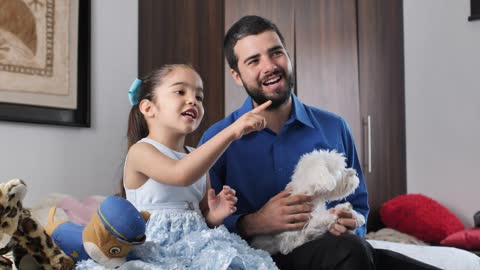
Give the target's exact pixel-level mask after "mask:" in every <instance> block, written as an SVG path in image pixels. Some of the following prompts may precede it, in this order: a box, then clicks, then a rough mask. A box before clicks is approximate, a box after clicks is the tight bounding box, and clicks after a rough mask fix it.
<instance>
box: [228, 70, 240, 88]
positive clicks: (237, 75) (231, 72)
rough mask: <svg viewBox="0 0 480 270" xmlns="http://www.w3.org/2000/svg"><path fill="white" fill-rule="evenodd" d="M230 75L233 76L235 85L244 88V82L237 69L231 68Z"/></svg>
mask: <svg viewBox="0 0 480 270" xmlns="http://www.w3.org/2000/svg"><path fill="white" fill-rule="evenodd" d="M230 74H232V77H233V80H234V81H235V83H236V84H237V85H238V86H242V87H243V82H242V78H241V77H240V73H238V72H237V71H236V70H235V69H233V68H231V69H230Z"/></svg>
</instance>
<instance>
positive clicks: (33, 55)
mask: <svg viewBox="0 0 480 270" xmlns="http://www.w3.org/2000/svg"><path fill="white" fill-rule="evenodd" d="M0 120H4V121H15V122H29V123H40V124H52V125H66V126H78V127H89V126H90V0H68V1H65V0H4V1H0Z"/></svg>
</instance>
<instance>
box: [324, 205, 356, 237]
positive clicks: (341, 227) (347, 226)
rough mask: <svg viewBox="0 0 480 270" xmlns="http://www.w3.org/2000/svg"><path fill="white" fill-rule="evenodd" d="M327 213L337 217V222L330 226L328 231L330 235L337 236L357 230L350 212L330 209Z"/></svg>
mask: <svg viewBox="0 0 480 270" xmlns="http://www.w3.org/2000/svg"><path fill="white" fill-rule="evenodd" d="M329 212H330V213H332V214H337V216H338V219H337V222H336V223H334V224H332V226H330V228H329V230H328V231H329V232H330V233H331V234H333V235H336V236H339V235H341V234H344V233H347V232H352V231H353V230H355V229H356V228H357V226H358V224H357V220H356V219H355V218H354V217H353V213H352V211H348V210H338V209H335V208H332V209H330V210H329Z"/></svg>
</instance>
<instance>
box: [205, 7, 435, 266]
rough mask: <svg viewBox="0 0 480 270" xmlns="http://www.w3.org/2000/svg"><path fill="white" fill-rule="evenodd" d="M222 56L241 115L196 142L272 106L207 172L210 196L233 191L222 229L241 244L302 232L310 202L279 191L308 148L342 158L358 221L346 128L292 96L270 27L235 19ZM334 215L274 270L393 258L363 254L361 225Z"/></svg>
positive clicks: (276, 34) (287, 68)
mask: <svg viewBox="0 0 480 270" xmlns="http://www.w3.org/2000/svg"><path fill="white" fill-rule="evenodd" d="M224 51H225V56H226V58H227V61H228V64H229V66H230V68H231V70H230V71H231V75H232V76H233V79H234V80H235V82H236V83H237V84H238V85H240V86H243V87H244V88H245V90H246V91H247V93H248V95H249V97H248V98H247V99H246V101H245V103H244V104H243V106H242V107H241V108H239V109H238V110H236V111H234V112H233V113H232V114H230V115H229V116H227V117H226V118H225V119H223V120H221V121H220V122H218V123H216V124H215V125H213V126H212V127H211V128H209V129H208V130H207V131H206V132H205V134H204V135H203V137H202V139H201V141H200V143H203V142H205V141H207V140H208V139H210V138H211V137H212V136H214V135H215V134H217V133H218V132H219V131H221V130H222V129H223V128H225V127H227V126H228V125H229V124H231V123H232V122H234V121H235V120H236V119H238V118H239V117H240V116H241V115H243V114H244V113H246V112H248V111H249V110H251V109H252V108H253V107H256V106H258V105H259V104H262V103H264V102H265V101H266V100H272V104H271V105H270V107H268V108H267V110H266V111H265V112H264V113H263V116H264V117H265V119H266V120H267V128H266V129H264V130H262V131H259V132H255V133H250V134H248V135H246V136H244V137H242V138H241V139H240V140H237V141H235V142H233V143H232V144H231V145H230V146H229V148H228V149H227V150H226V151H225V153H224V154H223V155H222V156H221V157H220V158H219V160H218V161H217V162H216V164H215V165H214V167H213V168H212V169H211V170H210V178H211V183H212V186H213V187H214V188H215V189H216V190H217V192H218V191H219V190H220V189H221V187H222V186H223V185H229V186H231V187H232V188H234V189H235V190H236V191H237V197H238V202H237V211H236V212H235V213H234V214H233V215H231V216H230V217H228V218H227V219H225V226H226V227H227V228H228V229H229V230H230V231H231V232H235V233H238V234H239V235H241V236H242V237H243V238H245V239H246V240H249V239H250V238H251V237H252V236H255V235H262V234H276V233H280V232H284V231H289V230H299V229H301V228H303V227H304V226H305V224H306V222H307V221H308V218H309V216H310V212H311V211H312V205H311V204H310V200H311V198H310V197H309V196H302V195H297V196H290V195H289V192H288V191H285V190H284V189H285V186H286V184H287V183H288V182H289V181H290V177H291V176H292V174H293V170H294V168H295V165H296V163H297V162H298V160H299V158H300V156H301V155H303V154H304V153H308V152H311V151H312V150H314V149H335V150H337V151H338V152H341V153H344V154H345V157H346V159H347V167H351V168H354V169H355V170H356V171H357V173H358V176H359V179H360V184H359V186H358V188H357V189H356V190H355V192H354V193H353V194H352V195H350V196H348V197H347V198H346V201H348V202H350V203H351V204H352V206H353V209H354V210H355V211H357V212H358V213H359V214H362V215H363V216H364V217H365V218H366V217H367V215H368V211H369V209H368V201H367V190H366V186H365V182H364V179H363V174H362V171H361V168H360V163H359V161H358V157H357V153H356V149H355V145H354V142H353V138H352V135H351V133H350V130H349V127H348V125H347V123H346V122H345V121H344V120H343V119H342V118H340V117H339V116H337V115H334V114H332V113H329V112H326V111H323V110H320V109H317V108H313V107H310V106H307V105H305V104H303V103H301V102H300V101H299V100H298V99H297V97H296V96H295V95H293V93H292V89H293V87H294V85H293V83H294V79H293V71H292V64H291V61H290V58H289V56H288V54H287V51H286V49H285V46H284V40H283V37H282V34H281V33H280V31H279V30H278V29H277V27H276V26H275V24H273V23H272V22H270V21H268V20H266V19H264V18H261V17H258V16H246V17H243V18H241V19H240V20H239V21H237V22H236V23H235V24H234V25H233V26H232V27H231V28H230V29H229V31H228V32H227V34H226V36H225V40H224ZM341 202H344V201H335V202H330V203H329V204H328V207H329V208H331V207H333V206H335V205H336V204H338V203H341ZM337 214H338V216H339V218H338V220H337V223H336V224H334V225H332V226H331V227H330V229H329V233H327V234H324V235H322V236H321V237H319V238H317V239H316V240H314V241H311V242H308V243H305V244H304V245H302V246H300V247H297V248H296V249H294V250H293V251H292V252H291V253H289V254H287V255H282V254H275V255H273V256H272V257H273V259H274V261H275V262H276V264H277V265H278V267H279V268H280V269H376V267H377V268H378V269H381V268H380V267H381V265H379V264H381V262H382V261H384V258H385V257H386V256H387V255H388V254H390V255H392V254H393V253H392V254H391V253H390V252H388V251H377V250H374V249H373V248H371V246H370V245H369V244H368V243H367V242H366V241H365V240H364V239H363V238H362V237H363V236H364V235H365V226H361V227H357V223H356V221H355V219H353V218H352V213H351V212H350V211H340V212H338V213H337ZM385 254H387V255H385ZM390 255H388V257H389V258H393V259H392V260H398V261H399V267H401V268H398V269H412V268H411V266H412V264H404V263H413V265H418V267H422V268H418V269H434V268H429V266H427V265H423V264H422V263H419V262H416V261H413V260H410V259H409V258H407V257H404V256H402V255H400V254H396V253H395V254H393V255H392V256H390ZM392 260H389V261H388V263H389V265H390V264H391V262H392ZM405 267H410V268H405ZM390 269H392V268H390ZM393 269H396V268H393ZM414 269H417V268H414Z"/></svg>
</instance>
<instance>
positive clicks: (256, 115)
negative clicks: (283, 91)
mask: <svg viewBox="0 0 480 270" xmlns="http://www.w3.org/2000/svg"><path fill="white" fill-rule="evenodd" d="M270 104H272V101H271V100H267V101H266V102H264V103H263V104H261V105H259V106H257V107H256V108H253V109H252V110H251V111H249V112H247V113H246V114H244V115H242V116H241V117H240V118H238V119H237V121H235V122H234V123H233V124H232V125H231V127H232V128H233V130H234V134H235V135H234V136H235V139H240V138H241V137H242V136H243V135H246V134H248V133H250V132H252V131H259V130H262V129H264V128H265V127H266V126H267V120H266V119H265V117H263V116H262V115H261V113H262V112H263V111H265V110H266V109H267V108H268V106H270Z"/></svg>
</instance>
